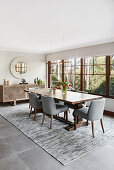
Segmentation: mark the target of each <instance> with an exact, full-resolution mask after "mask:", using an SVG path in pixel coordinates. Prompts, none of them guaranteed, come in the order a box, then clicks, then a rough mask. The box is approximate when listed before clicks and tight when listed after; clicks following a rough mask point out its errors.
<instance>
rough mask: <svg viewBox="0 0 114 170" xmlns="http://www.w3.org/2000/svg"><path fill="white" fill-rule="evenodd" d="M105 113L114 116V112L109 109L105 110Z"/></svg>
mask: <svg viewBox="0 0 114 170" xmlns="http://www.w3.org/2000/svg"><path fill="white" fill-rule="evenodd" d="M104 115H108V116H112V117H114V112H111V111H108V110H104Z"/></svg>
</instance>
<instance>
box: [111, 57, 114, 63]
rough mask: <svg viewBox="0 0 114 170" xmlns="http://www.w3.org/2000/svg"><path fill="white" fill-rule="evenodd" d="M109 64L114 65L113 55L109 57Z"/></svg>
mask: <svg viewBox="0 0 114 170" xmlns="http://www.w3.org/2000/svg"><path fill="white" fill-rule="evenodd" d="M110 63H111V64H114V55H113V56H111V57H110Z"/></svg>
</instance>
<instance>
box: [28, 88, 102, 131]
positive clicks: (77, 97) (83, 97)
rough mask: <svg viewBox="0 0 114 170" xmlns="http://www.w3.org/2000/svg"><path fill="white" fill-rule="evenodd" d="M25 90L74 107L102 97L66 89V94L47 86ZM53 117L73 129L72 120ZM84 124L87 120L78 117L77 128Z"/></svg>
mask: <svg viewBox="0 0 114 170" xmlns="http://www.w3.org/2000/svg"><path fill="white" fill-rule="evenodd" d="M25 92H28V93H30V92H31V93H36V94H38V95H40V96H41V95H45V96H50V97H53V98H54V99H56V100H58V101H63V102H65V103H68V104H73V105H75V109H78V108H80V107H81V104H82V103H84V102H87V101H92V100H97V99H101V98H103V97H102V96H99V95H92V94H86V93H81V92H74V91H67V92H66V94H63V93H62V91H61V90H59V89H57V90H55V91H53V90H52V89H49V88H43V89H28V90H25ZM96 114H98V113H96ZM54 118H55V119H58V120H60V121H63V122H65V123H66V124H68V126H67V127H66V129H67V130H73V129H74V123H73V122H71V121H69V120H66V119H64V118H63V117H59V116H54ZM85 125H87V122H84V121H82V120H81V119H80V120H79V121H78V124H77V128H79V127H81V126H85Z"/></svg>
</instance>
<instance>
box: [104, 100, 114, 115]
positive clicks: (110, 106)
mask: <svg viewBox="0 0 114 170" xmlns="http://www.w3.org/2000/svg"><path fill="white" fill-rule="evenodd" d="M105 110H108V111H111V112H114V99H109V98H106V102H105Z"/></svg>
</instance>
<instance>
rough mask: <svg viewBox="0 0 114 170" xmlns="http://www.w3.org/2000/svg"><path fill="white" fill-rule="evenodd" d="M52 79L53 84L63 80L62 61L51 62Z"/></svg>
mask: <svg viewBox="0 0 114 170" xmlns="http://www.w3.org/2000/svg"><path fill="white" fill-rule="evenodd" d="M50 81H51V86H53V85H55V84H57V83H58V82H59V81H62V61H61V60H58V61H54V62H52V63H51V64H50Z"/></svg>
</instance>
